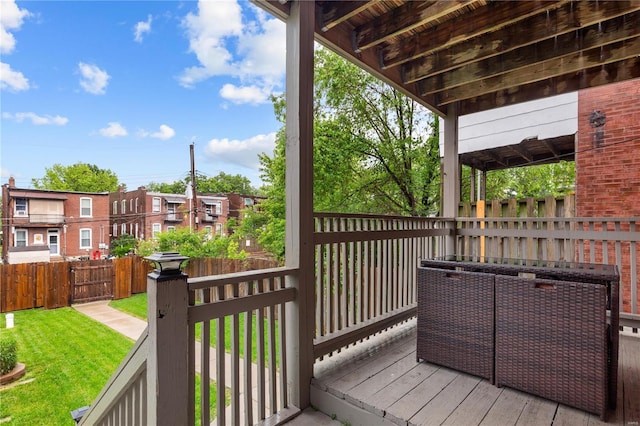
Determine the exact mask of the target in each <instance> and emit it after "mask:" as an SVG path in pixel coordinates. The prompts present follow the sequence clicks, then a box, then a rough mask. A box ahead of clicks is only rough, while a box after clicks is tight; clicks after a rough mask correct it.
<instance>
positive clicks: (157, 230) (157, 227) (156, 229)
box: [151, 223, 161, 238]
mask: <svg viewBox="0 0 640 426" xmlns="http://www.w3.org/2000/svg"><path fill="white" fill-rule="evenodd" d="M160 230H161V228H160V224H159V223H154V224H153V230H152V231H153V232H152V233H151V235H152V237H153V238H156V237H157V236H158V234H159V233H160Z"/></svg>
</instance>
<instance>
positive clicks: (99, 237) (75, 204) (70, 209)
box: [61, 193, 110, 257]
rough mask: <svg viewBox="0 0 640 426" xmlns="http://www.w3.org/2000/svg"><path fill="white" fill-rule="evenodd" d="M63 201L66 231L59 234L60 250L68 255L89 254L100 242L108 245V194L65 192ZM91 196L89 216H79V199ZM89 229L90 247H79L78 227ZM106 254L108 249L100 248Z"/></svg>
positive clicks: (96, 248)
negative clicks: (65, 198) (88, 248)
mask: <svg viewBox="0 0 640 426" xmlns="http://www.w3.org/2000/svg"><path fill="white" fill-rule="evenodd" d="M66 196H67V200H66V201H65V202H64V214H65V217H66V219H65V220H66V225H67V231H66V233H64V232H63V235H61V240H62V241H61V243H62V244H64V247H61V252H63V251H65V249H66V251H65V253H64V254H65V255H66V256H68V257H76V256H87V255H89V256H90V255H91V254H92V253H93V252H94V251H95V250H98V249H99V245H100V243H104V244H106V245H107V247H108V246H109V242H110V240H109V233H110V232H109V195H108V194H100V195H98V194H82V193H67V194H66ZM85 197H86V198H91V199H92V200H93V201H92V203H91V208H92V212H91V217H80V199H81V198H85ZM87 228H88V229H91V249H90V250H86V249H84V248H82V249H81V248H80V229H87ZM100 252H101V254H107V253H108V252H109V250H108V249H107V250H104V249H103V250H100Z"/></svg>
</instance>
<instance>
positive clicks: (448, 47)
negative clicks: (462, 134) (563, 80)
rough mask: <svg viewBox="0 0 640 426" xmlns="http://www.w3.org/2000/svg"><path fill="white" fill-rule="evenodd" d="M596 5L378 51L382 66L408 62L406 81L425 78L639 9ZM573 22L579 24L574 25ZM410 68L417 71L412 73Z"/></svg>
mask: <svg viewBox="0 0 640 426" xmlns="http://www.w3.org/2000/svg"><path fill="white" fill-rule="evenodd" d="M506 3H509V2H506ZM599 4H600V5H601V7H599V8H596V7H595V5H594V2H587V1H583V2H577V3H575V4H565V5H562V7H560V8H557V9H554V10H551V11H550V12H549V13H548V14H545V13H543V14H539V15H536V16H532V17H531V18H529V19H526V20H523V21H521V22H520V23H518V25H511V26H508V27H503V28H501V29H498V30H496V31H494V32H491V33H487V34H480V35H478V36H477V37H474V38H469V39H466V40H463V41H461V42H460V43H447V34H436V32H439V31H440V30H439V29H438V30H437V31H434V32H425V33H423V34H422V36H421V37H420V38H417V39H416V40H407V41H404V42H403V44H402V46H395V47H393V46H388V47H386V48H384V49H382V51H381V57H382V61H383V66H384V67H386V68H390V67H393V66H396V65H401V64H404V63H406V62H412V63H410V64H407V65H406V66H405V70H404V74H405V76H406V78H407V80H408V81H410V80H411V79H413V78H414V74H418V73H419V74H420V76H422V77H428V76H430V75H433V74H437V73H440V72H444V71H448V70H450V69H452V68H455V67H457V66H460V65H463V64H465V63H468V62H473V61H479V60H482V59H487V58H490V57H492V56H496V55H499V54H504V53H505V52H508V51H511V50H515V49H518V48H521V47H523V46H525V45H528V44H532V43H536V42H539V41H541V40H546V39H548V38H550V37H554V36H559V35H561V34H565V33H568V32H573V31H575V30H576V29H577V28H580V27H586V26H591V25H596V24H597V23H598V22H602V21H606V20H609V19H613V18H616V17H618V16H622V15H624V14H628V13H632V12H635V11H638V10H640V2H638V1H635V2H633V1H631V2H630V1H619V2H618V1H600V2H599ZM576 22H579V25H578V26H576V25H577V24H576ZM435 52H437V54H434V53H435ZM414 61H415V62H414ZM414 68H418V70H417V71H414Z"/></svg>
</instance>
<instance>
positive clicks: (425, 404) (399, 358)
mask: <svg viewBox="0 0 640 426" xmlns="http://www.w3.org/2000/svg"><path fill="white" fill-rule="evenodd" d="M405 333H406V335H405V336H404V337H402V338H395V339H393V342H392V343H389V344H388V345H387V346H385V347H375V348H369V349H367V348H362V347H360V348H358V351H359V352H360V357H361V358H362V359H358V358H356V357H350V356H349V355H348V353H346V352H345V353H342V354H341V356H342V358H341V359H342V361H339V360H326V361H320V363H322V362H330V363H331V364H330V367H327V366H326V365H325V366H322V365H320V366H318V364H317V365H316V367H317V368H316V370H315V377H314V379H313V386H315V387H316V388H317V389H320V390H322V391H325V392H329V393H331V394H333V395H335V396H337V397H339V398H341V399H340V401H342V402H341V403H340V404H343V403H344V404H347V406H353V407H354V413H355V412H357V410H365V412H368V413H372V414H373V415H376V416H378V417H379V418H380V423H381V424H382V423H384V424H391V423H393V424H398V425H441V424H451V425H460V424H464V425H488V426H492V425H518V426H526V425H535V426H538V425H554V426H555V425H588V426H593V425H604V424H606V425H621V426H622V425H624V426H628V425H637V424H639V422H640V398H639V397H638V395H640V337H635V336H633V337H629V336H621V339H620V356H619V373H618V406H617V409H616V410H613V409H610V410H609V412H608V413H607V414H608V419H607V420H608V421H607V423H603V422H602V421H601V420H600V418H599V417H598V416H597V415H594V414H590V413H586V412H584V411H581V410H578V409H575V408H572V407H567V406H564V405H562V404H558V403H556V402H553V401H549V400H546V399H544V398H540V397H538V396H535V395H530V394H527V393H525V392H521V391H518V390H514V389H510V388H507V387H504V388H498V387H496V386H493V385H491V384H490V383H489V382H488V381H487V380H486V379H481V378H479V377H475V376H471V375H469V374H465V373H462V372H458V371H455V370H451V369H449V368H446V367H442V366H438V365H435V364H430V363H427V362H417V361H416V353H415V329H410V330H409V331H406V330H405ZM376 344H379V341H378V342H377V343H376ZM356 346H357V345H356ZM326 400H328V401H329V400H331V399H329V398H327V399H326ZM312 403H313V401H312ZM314 405H315V404H314ZM317 408H318V409H320V410H321V411H324V412H325V413H327V414H332V413H334V412H335V411H332V410H334V408H333V407H331V406H327V407H323V406H317ZM343 412H344V411H343ZM360 413H363V412H362V411H360ZM339 420H343V421H345V422H348V423H350V424H351V425H353V426H356V425H358V424H359V423H358V418H357V416H355V414H354V417H353V418H345V419H339ZM369 420H370V418H369Z"/></svg>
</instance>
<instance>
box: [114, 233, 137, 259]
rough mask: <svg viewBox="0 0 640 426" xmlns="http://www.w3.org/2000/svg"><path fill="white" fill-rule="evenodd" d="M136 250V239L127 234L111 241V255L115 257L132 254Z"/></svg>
mask: <svg viewBox="0 0 640 426" xmlns="http://www.w3.org/2000/svg"><path fill="white" fill-rule="evenodd" d="M135 248H136V237H134V236H133V235H129V234H122V235H120V236H119V237H117V238H114V239H113V240H111V254H112V255H114V256H116V257H122V256H126V255H127V254H129V253H133V252H134V250H135Z"/></svg>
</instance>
